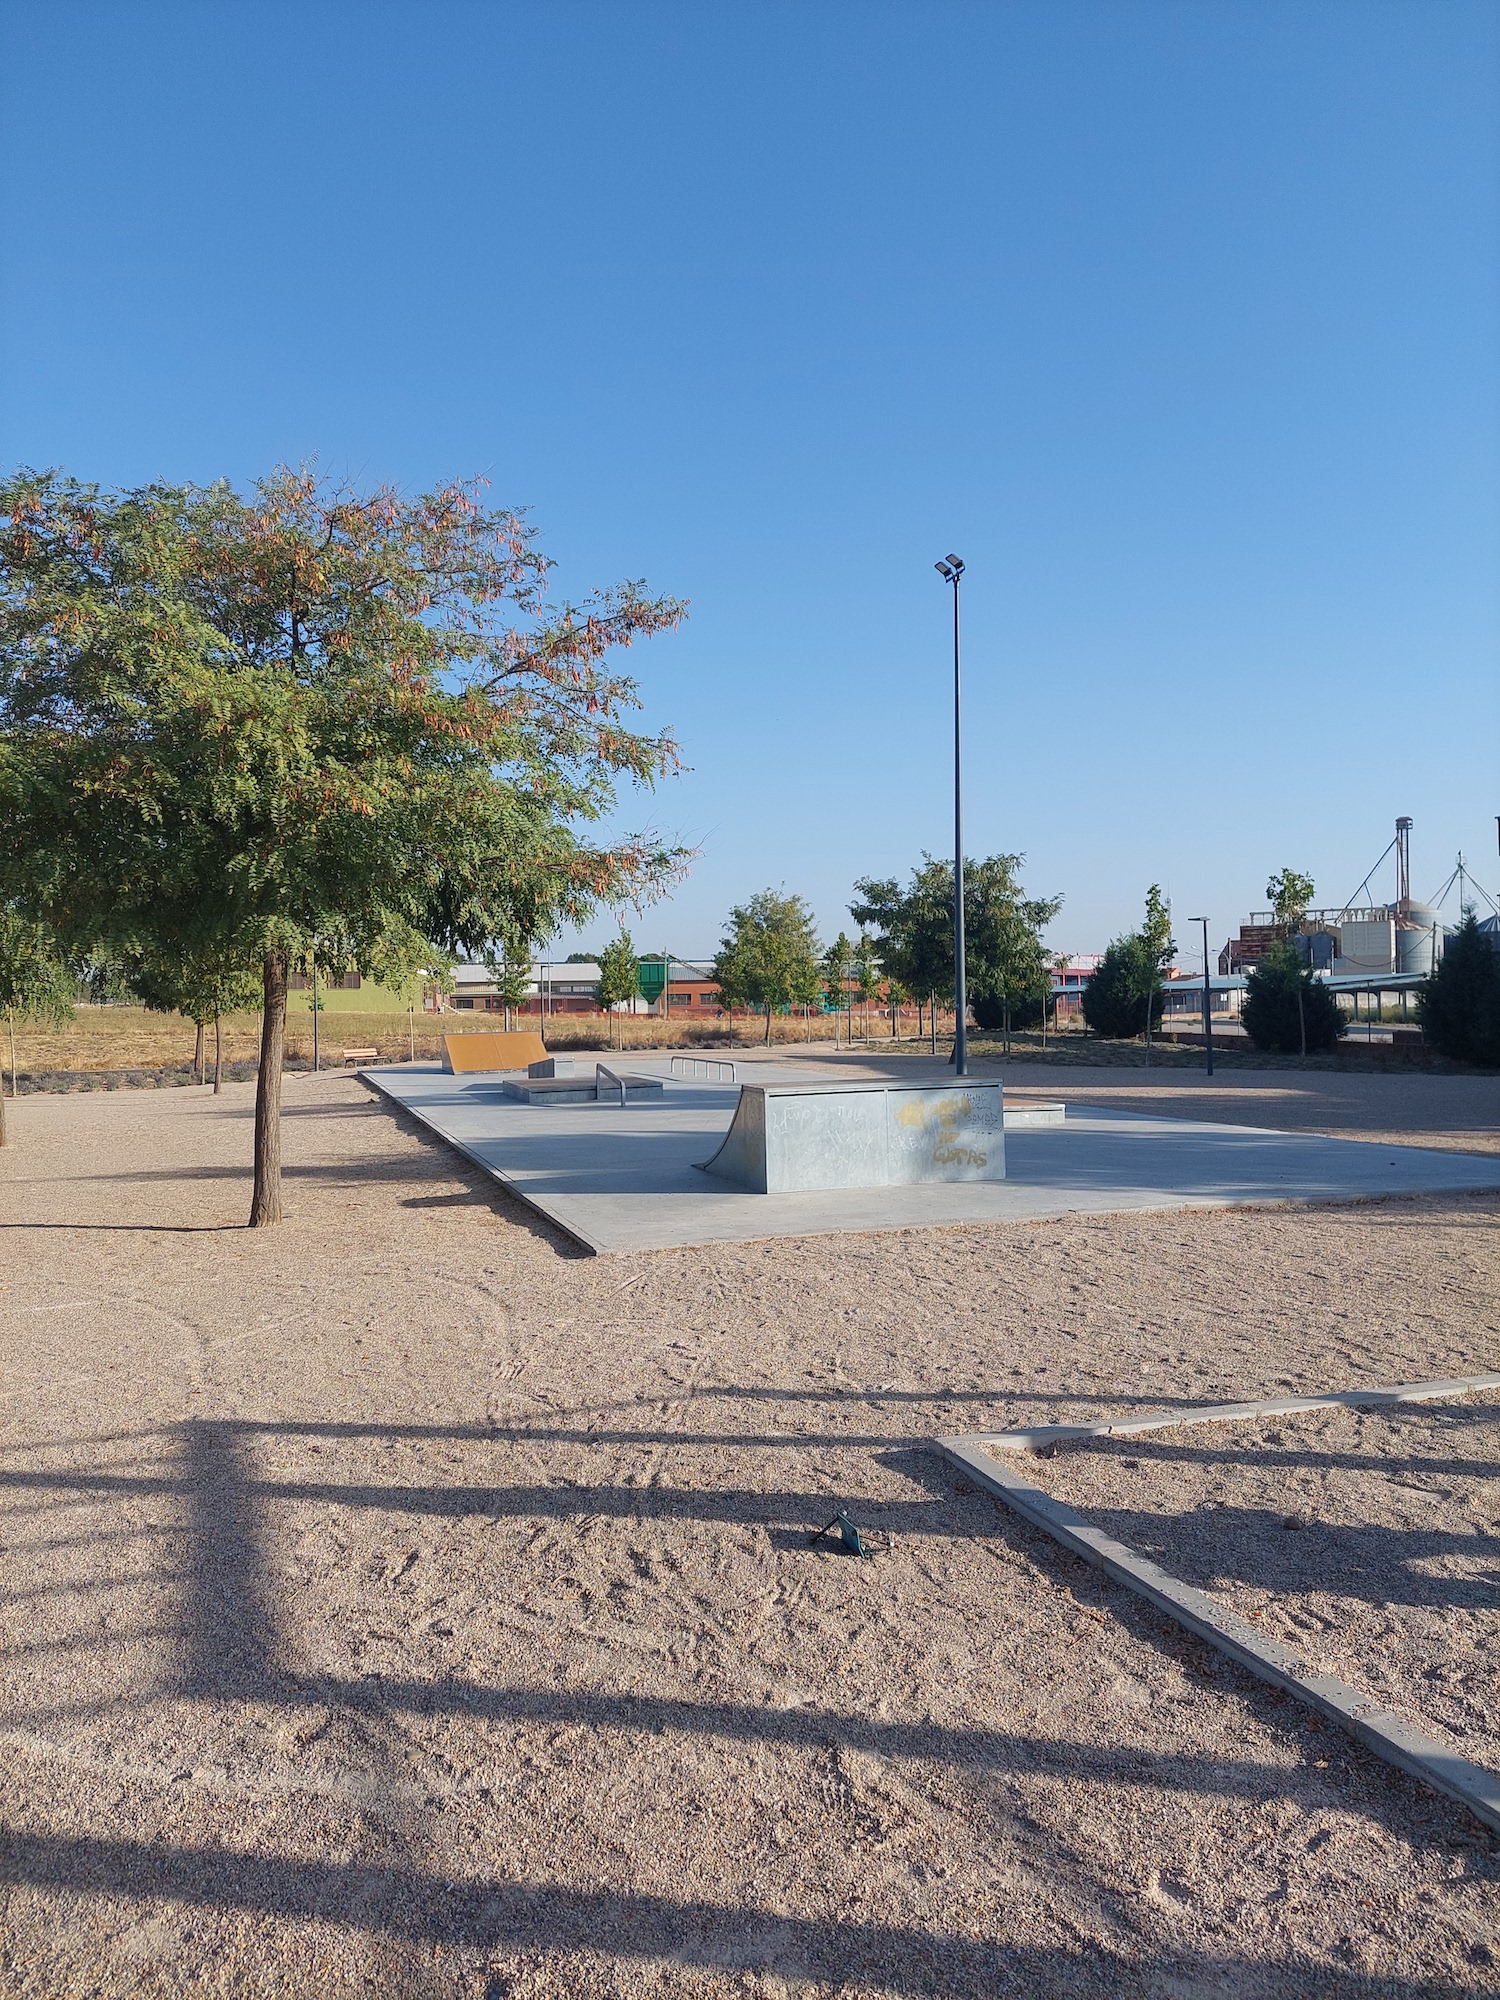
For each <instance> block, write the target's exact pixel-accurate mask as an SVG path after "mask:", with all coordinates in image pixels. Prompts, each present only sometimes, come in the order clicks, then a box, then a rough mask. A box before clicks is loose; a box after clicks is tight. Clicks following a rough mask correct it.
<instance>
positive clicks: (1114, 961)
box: [1083, 937, 1166, 1041]
mask: <svg viewBox="0 0 1500 2000" xmlns="http://www.w3.org/2000/svg"><path fill="white" fill-rule="evenodd" d="M1148 992H1149V993H1150V995H1151V1025H1152V1027H1153V1028H1154V1027H1156V1025H1157V1024H1158V1023H1159V1022H1160V1020H1161V1012H1162V1008H1163V1006H1164V1005H1165V1004H1166V995H1165V994H1164V993H1163V992H1162V990H1161V986H1160V984H1159V983H1158V981H1157V979H1156V976H1155V973H1154V969H1153V968H1152V967H1151V966H1150V965H1149V964H1148V962H1147V948H1146V946H1145V945H1144V944H1143V943H1142V941H1141V939H1140V938H1138V937H1125V938H1116V939H1115V941H1114V943H1113V944H1112V945H1111V946H1110V948H1109V950H1108V951H1107V952H1105V954H1104V957H1103V958H1102V959H1101V960H1100V963H1099V969H1098V971H1097V972H1096V973H1095V974H1094V975H1093V977H1092V978H1091V979H1090V980H1089V983H1088V985H1087V986H1085V987H1084V989H1083V1018H1084V1020H1085V1021H1086V1022H1087V1023H1088V1025H1089V1026H1090V1027H1091V1028H1092V1029H1093V1031H1094V1033H1095V1034H1096V1035H1108V1036H1110V1037H1111V1038H1112V1039H1113V1040H1117V1041H1128V1040H1129V1039H1130V1038H1131V1037H1132V1036H1133V1035H1143V1034H1145V1032H1146V995H1147V993H1148Z"/></svg>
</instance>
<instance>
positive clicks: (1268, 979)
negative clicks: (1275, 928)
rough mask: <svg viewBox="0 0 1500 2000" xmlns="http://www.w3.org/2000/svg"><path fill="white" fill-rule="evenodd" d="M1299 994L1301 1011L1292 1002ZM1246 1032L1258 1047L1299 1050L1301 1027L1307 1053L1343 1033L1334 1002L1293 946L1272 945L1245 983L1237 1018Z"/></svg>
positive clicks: (1283, 1052)
mask: <svg viewBox="0 0 1500 2000" xmlns="http://www.w3.org/2000/svg"><path fill="white" fill-rule="evenodd" d="M1299 994H1300V995H1301V1001H1302V1005H1301V1011H1300V1013H1299V1011H1298V1006H1297V1000H1298V995H1299ZM1240 1019H1241V1021H1242V1022H1243V1024H1244V1029H1245V1033H1246V1034H1247V1035H1248V1036H1249V1037H1250V1039H1251V1041H1252V1042H1254V1044H1255V1046H1256V1047H1257V1048H1258V1049H1275V1050H1276V1051H1277V1052H1278V1053H1279V1054H1281V1055H1290V1056H1294V1055H1297V1054H1299V1053H1300V1052H1301V1049H1302V1046H1303V1040H1302V1038H1303V1033H1304V1030H1305V1032H1306V1036H1307V1052H1308V1054H1309V1055H1312V1054H1313V1053H1314V1051H1315V1050H1316V1051H1321V1050H1323V1049H1331V1048H1332V1047H1333V1046H1334V1044H1335V1043H1336V1042H1337V1041H1338V1039H1339V1037H1340V1035H1342V1034H1343V1032H1344V1026H1345V1023H1344V1017H1343V1015H1342V1014H1341V1013H1340V1012H1339V1005H1338V1002H1337V1001H1336V1000H1335V999H1334V997H1333V995H1332V994H1331V993H1330V992H1329V990H1328V988H1327V987H1326V986H1325V985H1324V984H1323V982H1322V980H1320V979H1314V978H1313V975H1312V972H1311V970H1310V969H1308V968H1305V967H1304V966H1303V963H1302V960H1301V958H1300V957H1299V956H1298V953H1297V949H1296V946H1295V945H1291V944H1287V943H1285V942H1283V943H1281V944H1278V945H1273V946H1272V948H1271V950H1270V951H1269V952H1267V954H1266V956H1265V957H1264V958H1263V959H1262V960H1261V962H1260V964H1259V965H1256V966H1252V967H1251V970H1250V976H1249V978H1248V979H1247V980H1246V981H1245V1006H1244V1011H1243V1013H1242V1014H1241V1016H1240Z"/></svg>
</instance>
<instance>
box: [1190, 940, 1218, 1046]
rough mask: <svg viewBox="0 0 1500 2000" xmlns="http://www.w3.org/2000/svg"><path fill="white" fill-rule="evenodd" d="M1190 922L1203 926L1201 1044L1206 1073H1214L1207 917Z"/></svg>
mask: <svg viewBox="0 0 1500 2000" xmlns="http://www.w3.org/2000/svg"><path fill="white" fill-rule="evenodd" d="M1188 922H1189V923H1190V924H1202V926H1203V1046H1204V1049H1205V1050H1206V1051H1207V1054H1208V1069H1207V1074H1208V1075H1209V1076H1212V1075H1213V1073H1214V989H1213V987H1212V986H1211V985H1210V984H1209V978H1208V918H1207V917H1189V918H1188Z"/></svg>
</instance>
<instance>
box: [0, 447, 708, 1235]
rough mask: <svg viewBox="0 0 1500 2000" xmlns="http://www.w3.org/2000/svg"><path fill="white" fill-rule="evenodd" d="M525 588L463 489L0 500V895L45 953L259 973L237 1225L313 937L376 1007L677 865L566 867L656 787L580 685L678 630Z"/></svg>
mask: <svg viewBox="0 0 1500 2000" xmlns="http://www.w3.org/2000/svg"><path fill="white" fill-rule="evenodd" d="M548 568H549V565H548V563H547V560H546V558H545V557H544V556H543V555H542V554H541V553H540V552H539V551H538V550H537V549H536V547H535V545H534V540H533V535H532V531H531V530H530V529H528V528H527V527H526V525H525V523H524V522H523V521H522V520H521V518H520V517H519V516H518V515H516V514H513V513H508V512H504V511H493V510H487V509H485V508H484V507H482V506H481V504H480V499H479V491H478V488H477V487H476V486H474V485H463V484H455V485H450V486H447V487H444V488H442V489H440V490H439V491H437V492H434V493H430V494H426V495H422V496H420V497H419V498H416V499H412V500H408V499H405V498H403V497H402V496H401V495H400V494H398V493H396V492H395V491H393V490H391V489H388V488H382V489H379V490H377V491H375V492H372V493H357V492H355V491H352V490H349V489H343V488H337V489H335V488H330V487H327V486H325V485H322V484H320V483H319V482H318V481H317V480H316V479H315V478H314V477H313V476H311V475H310V474H308V473H306V472H291V471H287V470H284V469H283V470H281V471H278V472H276V473H275V474H273V475H272V476H271V477H270V478H269V479H266V480H264V481H262V482H261V483H260V484H259V485H258V486H257V487H256V488H255V489H254V491H253V492H252V493H251V494H250V495H249V496H248V497H242V496H240V495H239V494H237V493H236V492H234V491H233V490H232V489H231V488H230V487H229V486H228V485H226V484H220V485H216V486H212V487H207V488H203V487H168V486H155V487H148V488H145V489H142V490H140V491H137V492H130V493H125V494H108V493H104V492H101V491H100V490H99V489H98V488H95V487H90V486H84V485H80V484H79V483H78V482H76V481H73V480H69V479H66V478H63V477H61V476H60V475H56V474H51V473H31V472H22V473H19V474H17V475H15V476H14V477H12V478H10V479H8V480H6V481H4V482H0V879H3V880H5V881H6V882H8V883H12V884H15V885H16V891H15V893H16V896H17V900H18V901H19V902H20V903H21V905H22V906H23V907H25V908H27V909H28V910H30V911H31V912H32V913H33V914H34V915H37V916H40V917H45V918H46V919H48V920H49V921H50V922H51V923H52V924H53V926H54V928H55V929H56V930H57V932H58V934H59V936H60V937H61V939H62V941H63V943H64V945H65V947H66V948H67V949H68V950H69V951H77V952H80V953H81V952H83V951H84V950H89V951H97V952H99V953H101V954H102V955H103V956H105V957H109V956H118V955H125V954H128V953H129V952H131V951H136V950H144V951H146V952H147V954H148V955H149V956H151V957H153V958H156V959H160V958H163V957H165V956H166V955H167V953H168V951H170V950H173V949H177V948H179V947H180V946H181V945H182V944H183V942H184V941H185V940H188V939H191V941H192V947H193V955H194V956H195V957H197V956H198V955H199V954H201V955H202V956H203V957H205V958H210V959H211V958H215V957H217V958H219V959H222V961H223V962H225V963H242V962H245V961H252V962H254V963H255V964H257V965H258V966H259V968H260V973H261V1005H262V1014H263V1025H262V1035H261V1060H260V1066H259V1083H258V1088H257V1094H256V1117H255V1192H254V1197H253V1201H252V1206H251V1215H250V1220H251V1224H252V1226H259V1225H263V1224H266V1223H270V1222H274V1221H276V1220H278V1219H279V1218H280V1214H281V1193H280V1160H281V1152H280V1105H281V1069H282V1059H283V1053H284V1048H285V1033H286V991H287V975H288V969H289V966H290V965H291V964H292V963H293V962H294V961H295V960H297V959H298V958H299V957H300V956H302V955H303V954H304V953H305V952H306V951H307V949H308V948H309V946H310V945H311V943H312V941H313V940H314V939H317V938H324V937H329V936H339V937H342V938H344V939H346V940H347V942H348V946H349V949H350V951H351V953H352V954H353V957H354V960H355V963H356V964H357V966H358V968H359V970H360V971H361V972H362V973H364V974H365V975H367V976H369V977H372V978H375V979H380V980H392V979H394V980H401V979H404V978H405V977H407V976H409V975H410V974H411V973H412V972H414V971H416V970H418V969H419V968H421V967H422V966H424V965H425V964H426V963H428V962H429V960H430V959H431V957H432V954H433V951H434V949H437V950H439V951H452V952H459V951H462V952H466V953H468V954H469V955H471V956H474V955H479V954H481V953H483V952H484V951H485V950H486V949H487V948H489V946H490V944H491V941H492V940H494V939H497V938H499V939H518V938H527V939H530V938H536V937H546V936H549V935H551V934H553V933H554V932H555V931H556V930H557V929H558V928H560V927H561V925H562V924H563V923H565V922H573V921H578V920H580V919H582V918H585V917H586V916H588V915H589V914H590V913H591V912H592V911H593V910H594V909H595V908H596V907H597V905H598V904H599V902H600V901H614V900H617V899H620V898H622V897H626V898H629V897H636V898H639V897H640V896H643V895H646V896H649V895H650V894H652V893H654V892H655V891H656V890H657V889H658V888H659V887H660V886H661V885H662V884H663V883H664V882H665V881H667V880H669V879H671V877H672V876H673V874H674V873H676V872H678V871H680V868H681V867H682V865H683V864H684V862H685V859H686V856H685V855H684V853H683V851H682V850H681V849H674V848H669V847H666V846H664V845H663V844H662V843H661V842H660V841H659V840H657V839H656V838H655V837H653V836H651V835H649V834H642V835H639V836H636V837H634V838H630V839H619V840H615V841H613V842H611V843H610V844H608V845H605V846H597V845H593V844H591V843H590V842H589V841H588V839H587V838H586V837H585V834H586V830H587V827H588V824H589V823H590V822H596V821H598V820H599V819H601V818H602V816H603V815H605V814H606V813H607V812H609V811H610V810H611V808H612V807H613V805H614V804H615V799H616V787H617V783H618V781H619V780H620V779H621V778H624V779H627V780H630V781H636V782H639V783H641V784H643V785H649V784H650V783H652V782H653V781H654V780H655V779H657V778H658V777H660V776H662V775H664V774H666V773H669V772H671V771H672V770H674V769H675V768H676V764H677V757H676V750H675V746H674V745H673V743H672V741H671V739H670V737H669V736H665V735H649V734H642V733H638V732H636V731H633V730H631V729H630V728H628V727H627V726H626V718H627V715H628V711H629V710H630V709H631V708H632V707H634V706H636V705H637V701H636V691H635V686H634V683H633V682H632V681H630V680H628V679H625V678H623V677H621V676H619V675H618V674H616V673H614V672H612V671H610V670H609V669H608V668H607V666H606V664H605V661H606V656H607V655H608V654H609V653H610V651H611V649H612V648H614V647H616V646H621V645H628V644H630V643H631V641H633V640H635V639H637V638H641V637H644V636H646V635H647V634H649V633H652V632H656V631H660V630H662V629H663V628H665V627H668V626H671V625H672V624H674V623H675V622H676V621H677V619H678V618H679V617H680V616H681V615H682V610H683V607H682V606H681V605H680V604H676V603H674V602H672V601H671V600H668V599H655V598H650V597H648V596H646V595H645V593H644V591H643V589H642V588H641V587H640V586H639V585H637V584H625V585H622V586H620V587H619V588H617V589H615V590H611V591H605V592H603V593H601V594H599V595H598V596H596V597H593V598H591V599H589V600H588V601H587V602H585V603H584V604H582V605H577V606H575V605H572V604H567V603H564V604H562V605H561V606H554V605H553V604H551V603H550V602H549V600H548V598H547V594H546V583H547V573H548Z"/></svg>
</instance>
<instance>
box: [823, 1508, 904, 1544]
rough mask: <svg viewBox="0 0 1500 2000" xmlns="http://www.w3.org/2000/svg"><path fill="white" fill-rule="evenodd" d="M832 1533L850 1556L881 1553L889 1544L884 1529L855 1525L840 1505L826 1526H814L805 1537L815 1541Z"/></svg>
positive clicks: (888, 1538) (889, 1540)
mask: <svg viewBox="0 0 1500 2000" xmlns="http://www.w3.org/2000/svg"><path fill="white" fill-rule="evenodd" d="M832 1534H837V1536H838V1539H839V1542H840V1544H841V1545H842V1547H843V1548H845V1549H846V1550H847V1551H848V1553H849V1554H850V1555H851V1556H873V1555H883V1554H884V1553H885V1552H886V1551H887V1550H889V1548H890V1546H891V1538H890V1536H889V1535H888V1534H886V1533H885V1531H884V1529H882V1528H860V1527H856V1525H855V1524H854V1522H853V1521H852V1520H850V1518H849V1516H848V1514H846V1513H845V1511H844V1509H843V1508H842V1507H841V1508H840V1509H839V1511H838V1512H837V1513H836V1514H835V1515H834V1517H833V1519H832V1520H831V1521H830V1522H829V1523H828V1525H827V1527H826V1528H815V1529H814V1530H813V1532H812V1533H811V1534H810V1535H809V1536H808V1538H807V1539H808V1540H809V1541H810V1542H817V1541H821V1540H822V1538H823V1537H824V1535H832Z"/></svg>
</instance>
